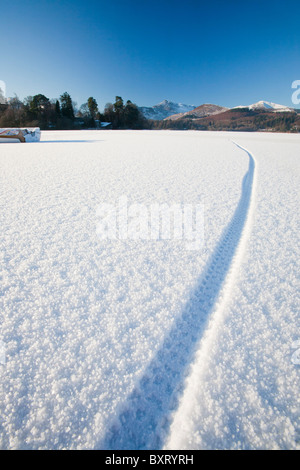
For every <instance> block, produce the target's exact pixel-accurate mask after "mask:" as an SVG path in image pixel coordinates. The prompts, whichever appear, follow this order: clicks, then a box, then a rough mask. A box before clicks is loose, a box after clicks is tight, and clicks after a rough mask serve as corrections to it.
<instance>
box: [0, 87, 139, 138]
mask: <svg viewBox="0 0 300 470" xmlns="http://www.w3.org/2000/svg"><path fill="white" fill-rule="evenodd" d="M76 108H77V105H76V103H74V102H73V100H72V98H71V96H70V94H69V93H67V92H65V93H63V94H62V95H61V96H60V98H59V99H56V100H50V99H49V98H47V97H46V96H45V95H43V94H38V95H34V96H28V97H27V98H25V99H24V100H23V101H21V100H20V99H19V98H18V97H17V96H15V97H14V98H10V99H8V100H5V99H3V98H2V100H0V127H40V128H41V129H42V130H47V129H59V130H62V129H89V128H99V127H101V123H103V122H105V123H110V126H111V128H112V129H143V128H147V121H146V119H145V118H144V117H143V115H142V114H141V112H140V111H139V109H138V107H137V106H136V105H135V104H134V103H132V102H131V101H130V100H128V101H127V102H126V103H124V101H123V99H122V98H121V97H120V96H116V98H115V102H114V103H107V104H106V105H105V108H104V111H103V113H101V112H100V111H99V108H98V103H97V101H96V99H95V98H93V97H89V98H88V100H87V102H86V103H84V104H83V105H81V106H80V108H79V109H76Z"/></svg>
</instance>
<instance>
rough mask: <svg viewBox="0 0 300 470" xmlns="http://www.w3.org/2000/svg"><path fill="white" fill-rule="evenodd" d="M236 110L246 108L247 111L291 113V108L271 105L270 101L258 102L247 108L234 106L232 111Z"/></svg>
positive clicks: (275, 104)
mask: <svg viewBox="0 0 300 470" xmlns="http://www.w3.org/2000/svg"><path fill="white" fill-rule="evenodd" d="M236 108H248V109H253V110H254V109H262V110H265V111H275V112H279V113H283V112H288V113H290V112H293V111H294V109H293V108H288V107H287V106H284V105H282V104H277V103H271V102H270V101H258V102H257V103H253V104H250V105H248V106H235V107H234V108H233V109H236Z"/></svg>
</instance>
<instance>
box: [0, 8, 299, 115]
mask: <svg viewBox="0 0 300 470" xmlns="http://www.w3.org/2000/svg"><path fill="white" fill-rule="evenodd" d="M1 3H2V2H1ZM0 50H1V56H0V80H3V81H5V83H6V87H7V96H13V95H14V93H16V94H17V95H18V96H19V98H21V99H23V98H24V97H26V96H28V95H35V94H38V93H43V94H45V95H46V96H47V97H48V98H58V97H59V96H60V95H61V94H62V93H63V92H65V91H68V92H69V93H70V95H71V96H72V99H73V100H74V101H76V102H77V103H78V107H79V106H80V105H81V104H82V103H84V102H86V100H87V98H88V97H89V96H93V97H95V98H96V100H97V102H98V104H99V107H100V109H101V110H103V108H104V105H105V104H106V103H107V102H113V101H114V98H115V96H116V95H120V96H122V97H123V99H124V100H125V101H126V100H127V99H130V100H131V101H133V102H134V103H136V104H137V105H139V106H142V105H144V106H152V105H154V104H156V103H158V102H160V101H162V100H163V99H168V100H171V101H175V102H181V103H185V104H193V105H200V104H202V103H214V104H219V105H223V106H228V107H232V106H236V105H240V104H251V103H253V102H256V101H259V100H262V99H264V100H267V101H273V102H277V103H280V104H284V105H287V106H292V102H291V95H292V89H291V83H292V82H293V81H294V80H300V1H299V0H297V1H294V0H293V1H290V0H284V1H283V0H280V1H278V0H272V1H268V0H267V1H264V0H260V1H257V0H252V1H242V0H218V1H214V0H211V1H209V0H206V1H201V0H181V1H177V0H148V1H147V0H105V1H104V0H97V1H96V0H85V1H77V0H72V1H71V0H67V1H58V0H51V1H48V0H38V1H35V0H29V1H15V0H11V1H10V2H5V5H4V4H1V27H0Z"/></svg>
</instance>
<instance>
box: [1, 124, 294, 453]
mask: <svg viewBox="0 0 300 470" xmlns="http://www.w3.org/2000/svg"><path fill="white" fill-rule="evenodd" d="M299 149H300V136H299V135H283V134H267V133H265V134H264V133H261V134H259V133H251V134H247V133H225V132H224V133H221V132H220V133H217V132H215V133H209V132H192V131H186V132H174V131H78V132H75V131H68V132H67V131H66V132H65V131H60V132H55V131H48V132H42V137H41V142H39V143H26V144H10V143H1V144H0V168H1V174H0V178H1V186H0V198H1V199H0V201H1V213H0V221H1V232H0V259H1V264H0V282H1V284H0V286H1V291H0V312H1V327H0V328H1V329H0V374H1V386H0V442H1V444H0V447H1V449H147V448H149V449H299V448H300V420H299V417H300V409H299V385H300V378H299V375H300V365H299V364H300V353H299V349H300V342H299V340H300V328H299V323H300V321H299V287H300V286H299V249H300V248H299V247H300V244H299V228H300V227H299V203H300V201H299V185H300V152H299ZM124 197H126V198H127V200H128V205H132V204H140V205H141V206H140V207H143V208H147V209H148V208H149V207H150V206H151V205H152V204H168V205H169V206H170V205H172V204H180V205H181V206H182V207H185V206H187V205H192V207H196V206H197V205H199V204H201V205H202V206H201V207H203V208H204V227H203V233H204V244H203V245H201V247H200V248H198V249H194V250H191V249H188V246H187V245H188V244H187V242H186V240H184V239H174V238H172V237H171V238H170V239H161V238H160V239H158V240H155V239H151V238H150V237H149V239H140V240H139V239H137V240H134V239H131V238H128V239H120V237H118V236H117V237H116V238H115V239H104V240H103V239H101V237H100V236H99V233H97V227H98V226H99V206H100V205H101V204H103V203H106V204H111V205H113V206H114V207H118V203H119V201H120V198H124Z"/></svg>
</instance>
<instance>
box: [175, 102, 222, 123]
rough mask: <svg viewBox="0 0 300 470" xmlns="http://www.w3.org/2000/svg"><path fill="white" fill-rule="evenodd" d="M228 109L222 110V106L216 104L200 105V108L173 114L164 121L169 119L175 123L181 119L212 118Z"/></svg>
mask: <svg viewBox="0 0 300 470" xmlns="http://www.w3.org/2000/svg"><path fill="white" fill-rule="evenodd" d="M228 109H229V108H224V107H223V106H218V105H216V104H208V103H206V104H202V105H201V106H197V107H196V108H194V109H192V110H191V111H187V112H185V113H179V114H173V115H172V116H169V117H167V118H166V119H171V120H172V121H175V120H177V119H181V118H189V119H199V118H202V117H205V116H212V115H215V114H219V113H223V112H224V111H227V110H228Z"/></svg>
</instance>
